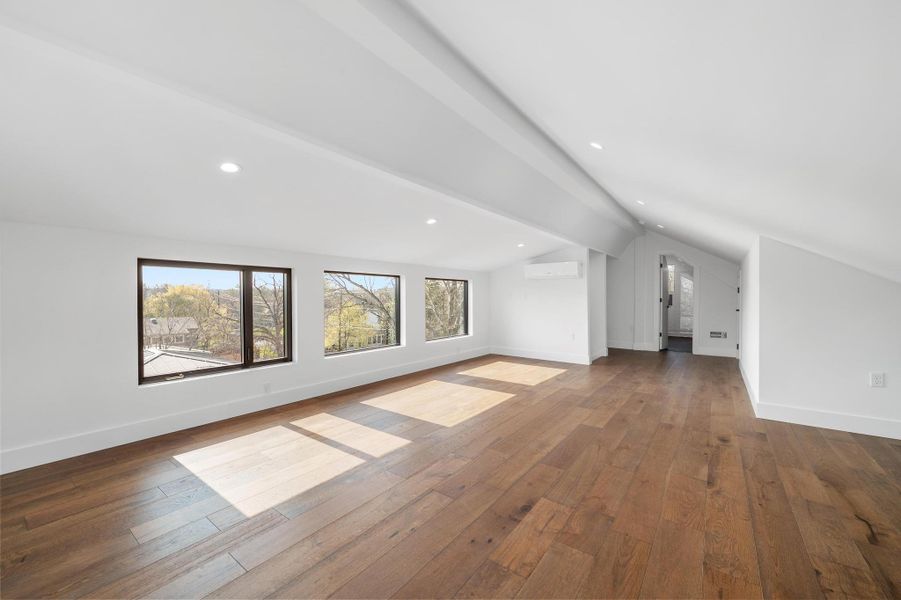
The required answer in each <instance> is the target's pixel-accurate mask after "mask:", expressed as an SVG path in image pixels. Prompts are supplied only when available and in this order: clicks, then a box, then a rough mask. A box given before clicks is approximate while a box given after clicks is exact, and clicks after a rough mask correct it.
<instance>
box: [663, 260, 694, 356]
mask: <svg viewBox="0 0 901 600" xmlns="http://www.w3.org/2000/svg"><path fill="white" fill-rule="evenodd" d="M660 291H661V298H660V349H661V350H670V351H672V352H689V353H690V352H692V350H693V337H694V320H695V319H694V317H695V315H694V306H695V301H694V300H695V299H694V296H695V294H694V292H695V269H694V267H693V266H692V265H691V264H690V263H688V262H686V261H685V260H683V259H681V258H679V257H678V256H676V255H673V254H665V255H662V256H661V257H660Z"/></svg>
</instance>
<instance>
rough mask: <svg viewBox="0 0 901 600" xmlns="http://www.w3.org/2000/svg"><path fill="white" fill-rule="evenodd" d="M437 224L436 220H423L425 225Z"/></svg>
mask: <svg viewBox="0 0 901 600" xmlns="http://www.w3.org/2000/svg"><path fill="white" fill-rule="evenodd" d="M437 222H438V219H426V220H425V224H426V225H434V224H435V223H437Z"/></svg>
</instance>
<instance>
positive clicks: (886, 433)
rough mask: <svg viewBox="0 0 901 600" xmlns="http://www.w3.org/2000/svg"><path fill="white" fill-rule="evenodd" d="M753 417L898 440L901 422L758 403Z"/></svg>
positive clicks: (900, 435) (900, 437)
mask: <svg viewBox="0 0 901 600" xmlns="http://www.w3.org/2000/svg"><path fill="white" fill-rule="evenodd" d="M755 413H756V414H757V417H758V418H760V419H770V420H771V421H784V422H786V423H796V424H798V425H809V426H811V427H823V428H825V429H837V430H838V431H850V432H851V433H862V434H865V435H876V436H879V437H886V438H894V439H901V421H898V420H895V419H878V418H876V417H866V416H863V415H852V414H848V413H839V412H831V411H827V410H815V409H812V408H802V407H800V406H788V405H785V404H767V403H765V402H758V403H757V406H756V407H755Z"/></svg>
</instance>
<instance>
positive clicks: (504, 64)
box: [0, 0, 901, 281]
mask: <svg viewBox="0 0 901 600" xmlns="http://www.w3.org/2000/svg"><path fill="white" fill-rule="evenodd" d="M899 30H901V5H899V4H898V3H896V2H892V1H871V0H865V1H863V2H859V3H848V2H839V1H837V0H827V1H822V0H820V1H817V2H813V1H811V0H798V1H796V2H790V3H785V2H775V1H774V0H763V1H761V2H754V3H740V2H718V1H714V0H686V1H684V2H679V3H672V2H667V1H665V0H651V1H649V2H640V3H636V2H622V1H618V0H610V1H606V0H561V1H557V0H554V1H553V2H552V1H550V0H479V1H475V0H473V1H468V0H465V1H454V2H448V1H446V0H409V2H398V1H394V0H342V1H340V2H336V1H334V0H307V1H301V0H298V1H295V2H291V1H281V0H259V1H255V2H247V3H238V2H221V1H219V0H195V1H192V2H182V1H179V0H155V1H154V2H147V1H138V0H80V1H79V2H77V3H75V2H59V1H58V0H4V2H2V3H0V76H2V80H3V82H4V87H5V92H4V93H3V94H0V124H2V130H3V135H2V136H0V182H2V187H3V190H2V197H0V217H2V218H7V219H13V220H23V221H33V222H44V223H54V224H65V225H75V226H81V227H93V228H99V229H110V230H116V231H125V232H133V233H148V234H153V235H163V236H168V237H174V238H182V239H197V240H200V241H217V242H229V243H236V244H245V245H256V246H268V247H275V248H286V249H295V250H304V251H313V252H320V253H329V254H341V255H349V256H366V257H370V258H378V259H383V260H395V261H402V262H422V263H429V264H436V265H446V266H453V267H461V268H474V269H487V268H493V267H495V266H499V265H501V264H505V263H507V262H510V261H513V260H517V259H519V258H522V257H524V256H529V255H534V254H540V253H542V252H545V251H548V250H551V249H554V248H556V247H559V246H560V245H562V244H565V243H567V242H572V243H577V244H581V245H584V246H588V247H591V248H594V249H596V250H599V251H603V252H608V253H610V254H613V255H617V254H618V253H619V252H621V251H622V249H623V248H624V247H625V245H626V244H627V243H628V242H629V241H630V240H631V239H632V238H633V237H634V236H635V235H637V234H638V233H640V231H641V226H640V225H639V221H642V222H644V223H643V224H644V226H646V227H650V228H653V229H655V230H658V229H657V225H658V224H659V225H663V227H664V229H663V230H662V231H661V232H662V233H664V234H667V235H672V236H673V237H676V238H678V239H680V240H682V241H684V242H687V243H689V244H693V245H695V246H698V247H700V248H703V249H706V250H708V251H710V252H713V253H714V254H718V255H720V256H723V257H725V258H729V259H731V260H734V261H738V260H740V259H741V257H742V256H743V255H744V253H745V252H746V251H747V249H748V247H750V245H751V242H752V240H753V238H754V236H755V235H758V234H764V235H769V236H771V237H775V238H777V239H781V240H783V241H786V242H789V243H793V244H796V245H800V246H802V247H805V248H808V249H811V250H814V251H817V252H820V253H822V254H825V255H827V256H831V257H833V258H836V259H838V260H842V261H844V262H847V263H849V264H852V265H855V266H858V267H860V268H863V269H865V270H868V271H871V272H874V273H878V274H881V275H884V276H887V277H890V278H893V279H895V280H898V281H901V236H898V235H897V234H896V230H897V225H898V224H899V223H901V169H899V168H898V165H899V164H901V119H898V118H897V115H896V112H897V109H896V107H897V106H899V105H901V75H899V73H901V69H899V68H898V65H897V58H896V57H897V56H899V55H901V43H899V36H898V35H897V32H898V31H899ZM592 141H595V142H599V143H600V144H601V145H602V146H603V150H597V149H595V148H592V147H591V146H590V145H589V144H590V142H592ZM224 160H233V161H235V162H238V163H240V164H242V166H243V167H244V170H243V171H242V173H241V174H239V175H237V176H223V175H222V174H221V173H219V172H218V171H217V170H216V166H217V165H218V163H219V162H221V161H224ZM430 217H433V218H437V219H438V221H439V222H438V223H437V224H436V225H435V226H426V225H425V224H424V221H425V219H427V218H430ZM249 223H252V224H253V225H254V226H253V227H248V224H249ZM658 231H659V230H658ZM521 243H524V244H525V246H524V247H522V248H521V247H519V244H521Z"/></svg>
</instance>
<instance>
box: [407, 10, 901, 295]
mask: <svg viewBox="0 0 901 600" xmlns="http://www.w3.org/2000/svg"><path fill="white" fill-rule="evenodd" d="M410 4H412V6H413V7H414V8H415V9H416V10H417V11H419V12H420V13H421V14H422V15H423V16H424V18H425V19H426V20H427V21H428V22H430V23H431V24H432V25H433V26H434V27H435V28H436V29H437V30H439V31H440V33H441V35H443V36H444V37H445V38H446V39H447V40H448V41H449V42H450V44H451V45H453V46H454V47H455V48H456V49H457V50H458V51H459V52H460V53H461V54H462V55H463V56H464V57H465V58H466V59H467V60H469V61H470V62H471V63H472V64H473V65H474V67H475V68H477V69H478V70H479V71H481V72H482V73H483V74H484V75H485V76H486V77H487V78H488V79H490V80H491V81H492V82H494V83H495V84H496V85H497V86H498V87H499V88H500V90H501V91H502V92H503V93H504V94H505V95H507V96H508V97H509V98H510V99H511V100H512V101H513V102H514V103H515V104H516V105H517V106H518V107H519V108H520V109H521V110H522V111H523V112H524V113H525V114H526V115H527V116H528V117H529V118H530V119H531V120H532V121H534V122H535V123H536V124H537V125H538V126H539V127H540V128H542V129H543V130H544V131H545V132H546V133H547V134H548V135H549V136H551V137H552V138H553V139H554V140H555V141H556V142H557V143H558V144H560V146H561V147H562V148H563V149H564V150H565V151H566V152H568V153H569V154H570V155H571V156H572V157H574V158H575V159H576V160H578V162H579V163H580V164H581V165H582V166H583V167H584V168H585V169H586V170H587V171H588V172H589V173H590V174H591V175H592V176H593V177H594V178H595V179H596V180H597V181H598V182H599V183H600V184H601V185H602V186H603V187H604V188H606V189H607V190H608V191H609V192H610V193H612V195H613V196H615V197H616V198H617V199H618V200H619V201H620V202H621V203H622V204H623V206H624V207H625V208H626V209H627V210H628V211H629V212H631V213H632V214H633V215H635V216H636V217H637V218H639V219H641V220H644V221H646V222H647V225H648V226H650V227H652V228H653V227H654V226H655V225H656V224H658V223H659V224H662V225H664V226H665V227H666V229H665V230H664V231H662V232H661V233H664V234H666V235H672V236H673V237H676V238H678V239H681V240H682V241H685V242H687V243H690V244H693V245H695V246H699V247H701V248H705V249H708V250H710V251H713V252H715V253H717V254H720V255H722V256H724V257H727V258H730V259H732V260H736V261H737V260H739V259H741V258H742V256H743V255H744V254H745V252H746V251H747V249H748V248H749V247H750V245H751V242H752V239H753V237H754V236H755V235H757V234H764V235H768V236H771V237H775V238H777V239H780V240H783V241H786V242H789V243H793V244H796V245H799V246H801V247H804V248H808V249H810V250H813V251H817V252H820V253H822V254H825V255H826V256H830V257H833V258H836V259H838V260H841V261H844V262H847V263H849V264H852V265H855V266H857V267H859V268H862V269H865V270H868V271H870V272H874V273H877V274H881V275H883V276H886V277H889V278H891V279H894V280H897V281H901V235H899V234H898V227H899V225H901V117H899V107H901V62H899V57H901V2H898V1H897V0H861V1H858V2H848V1H845V0H825V1H824V0H792V1H790V2H785V1H784V0H757V1H754V2H739V1H731V0H727V1H722V0H682V1H680V2H672V1H671V0H649V1H643V2H627V1H623V0H553V1H551V0H479V1H474V0H473V1H455V2H449V1H447V0H411V1H410ZM592 140H597V141H599V142H601V143H602V144H603V145H604V147H605V149H604V150H603V151H600V152H599V151H597V150H593V149H592V148H590V147H589V145H588V144H589V142H590V141H592ZM638 201H642V202H645V205H644V206H641V205H639V204H638Z"/></svg>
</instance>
